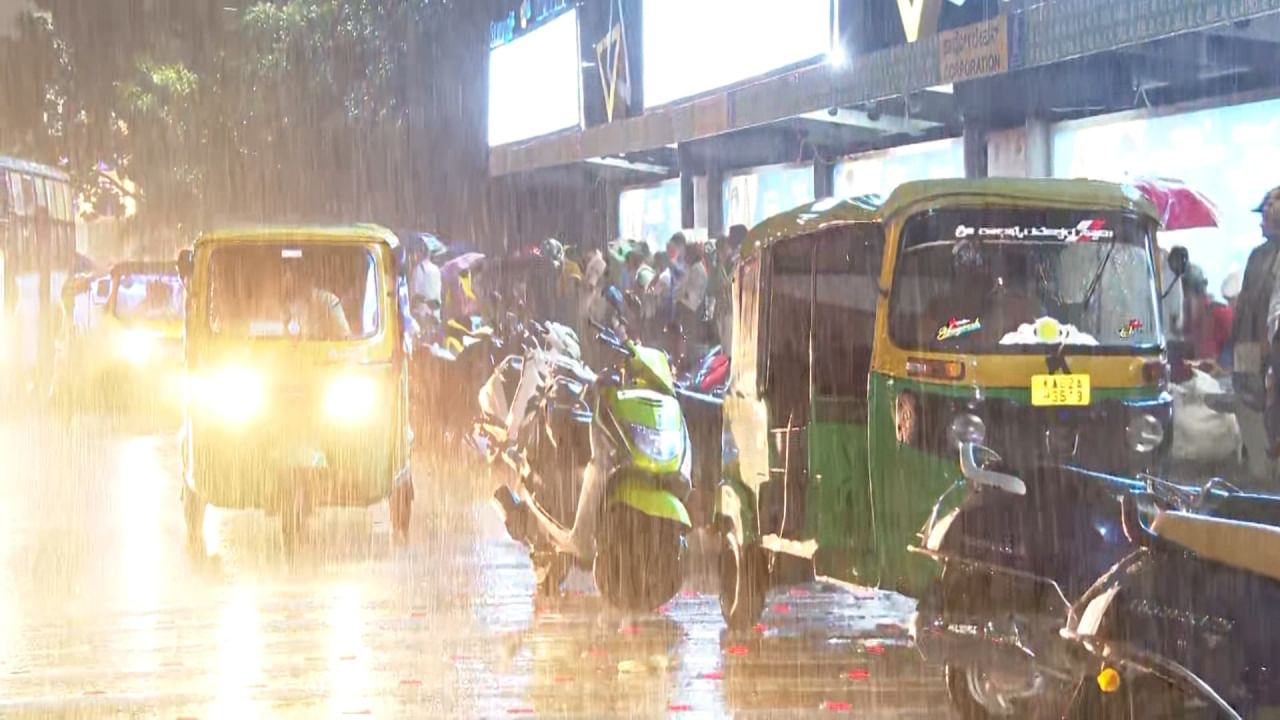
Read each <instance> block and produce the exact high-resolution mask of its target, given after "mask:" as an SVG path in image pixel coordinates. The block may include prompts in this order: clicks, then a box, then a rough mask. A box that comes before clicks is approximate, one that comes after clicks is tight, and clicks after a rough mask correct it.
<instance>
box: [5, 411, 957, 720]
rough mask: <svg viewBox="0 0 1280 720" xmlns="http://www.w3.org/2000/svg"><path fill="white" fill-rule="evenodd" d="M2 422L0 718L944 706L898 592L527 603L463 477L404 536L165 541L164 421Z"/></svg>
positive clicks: (171, 450) (885, 711) (262, 529)
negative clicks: (615, 605) (748, 623)
mask: <svg viewBox="0 0 1280 720" xmlns="http://www.w3.org/2000/svg"><path fill="white" fill-rule="evenodd" d="M112 425H113V424H110V423H107V422H105V421H103V420H98V419H77V420H75V421H73V422H71V423H69V424H68V423H64V422H53V421H44V420H31V419H28V420H23V421H16V420H14V419H12V418H9V419H0V717H6V718H9V717H14V718H35V717H39V718H99V717H160V718H182V717H193V718H194V717H199V718H222V717H226V718H250V717H298V718H302V717H305V718H312V717H343V716H372V717H483V718H504V717H521V716H537V717H577V718H602V717H664V716H669V717H680V718H684V717H688V718H701V717H709V718H716V717H742V718H775V717H806V718H807V717H820V716H826V715H832V716H835V715H840V714H848V715H856V716H858V717H863V718H868V717H870V718H925V717H928V718H932V719H937V718H944V717H947V703H946V699H945V696H944V694H943V689H942V684H941V679H940V673H939V671H938V669H937V668H934V667H930V666H927V665H925V664H924V663H923V662H922V661H921V660H920V658H919V656H918V654H917V653H916V652H915V651H914V650H913V649H911V648H910V647H909V645H908V644H907V642H906V640H905V638H904V631H903V627H902V623H903V622H905V621H906V618H907V614H908V613H909V612H910V610H911V605H910V603H909V602H908V601H905V600H904V599H902V598H900V597H897V596H893V595H888V594H876V593H862V594H860V595H859V594H853V593H848V592H844V591H841V590H836V589H832V588H827V587H825V586H822V585H817V584H812V583H811V584H806V585H803V586H799V587H795V588H784V589H779V590H778V591H776V592H775V594H774V596H773V597H772V598H771V601H770V604H769V609H768V610H767V612H766V614H765V617H764V618H763V621H762V623H761V624H760V625H759V626H757V627H756V628H755V630H754V631H750V632H746V633H742V634H729V633H727V632H726V631H725V629H724V625H723V623H722V622H721V620H720V614H719V610H718V607H717V603H716V596H715V594H714V593H715V586H714V581H713V580H712V579H711V573H709V572H707V571H706V570H705V567H706V566H708V565H709V561H708V559H707V558H705V557H703V558H701V562H700V564H701V565H702V566H703V569H702V570H699V571H697V572H695V573H693V577H692V578H691V579H690V581H689V583H688V584H687V585H686V588H685V590H684V591H683V592H682V593H681V595H680V596H679V597H677V598H676V599H674V600H673V601H672V602H671V603H670V604H669V605H668V606H667V607H665V608H663V609H662V612H660V613H657V614H653V615H646V616H638V617H627V616H623V615H621V614H618V613H615V612H612V611H610V610H608V609H606V608H604V607H603V606H602V604H601V603H600V601H599V598H598V597H596V596H595V595H594V593H593V592H592V589H591V580H590V578H589V577H588V576H587V575H585V574H574V575H573V576H571V577H570V580H569V582H568V584H567V590H566V593H565V595H564V597H563V598H559V599H555V600H551V601H538V602H536V603H535V602H534V600H533V578H532V575H531V573H530V570H529V565H528V561H527V557H526V555H525V554H524V553H523V552H521V550H520V548H519V546H517V545H515V544H514V543H512V542H511V541H510V540H509V539H507V537H506V535H505V533H504V532H503V530H502V528H501V525H500V524H499V523H498V522H497V520H496V519H495V518H494V517H493V516H492V512H491V510H490V509H489V507H488V505H487V503H486V502H484V498H485V497H486V496H487V490H488V489H489V487H490V486H491V484H492V480H490V479H487V478H485V477H483V473H480V472H477V471H475V470H474V469H473V470H471V471H462V470H459V471H457V472H454V473H450V475H455V476H456V477H450V478H449V479H447V480H446V479H440V478H432V477H423V476H422V475H424V473H422V472H421V468H422V466H423V465H425V464H426V463H425V462H418V463H417V467H418V469H419V479H418V485H417V488H418V493H417V494H418V500H417V502H416V503H415V508H414V522H413V529H412V541H411V543H410V545H409V546H408V547H403V548H402V547H395V546H393V545H392V543H391V542H390V539H389V534H390V533H389V525H388V523H387V521H386V508H385V506H382V507H374V508H371V509H369V510H367V511H336V512H326V513H324V514H322V515H320V516H318V517H316V518H314V519H313V520H312V522H311V524H310V526H309V529H308V542H307V545H306V547H305V548H304V549H303V550H302V551H301V552H300V554H299V555H298V556H297V557H295V558H293V559H286V557H285V556H284V553H283V550H282V549H281V547H280V542H279V525H278V523H277V522H276V521H275V520H273V519H270V518H266V517H264V516H262V515H261V514H257V513H222V512H217V511H211V512H210V513H209V516H208V518H207V520H206V525H205V536H206V540H207V542H208V545H209V552H208V555H207V556H205V557H193V556H192V555H190V554H189V553H188V552H187V550H186V548H185V543H184V535H183V526H182V517H181V515H182V513H181V505H180V503H179V500H178V497H179V496H178V488H179V477H178V458H177V440H176V437H175V436H174V434H173V433H171V432H168V431H163V432H154V431H152V432H139V431H138V430H137V429H136V428H135V429H132V430H128V429H123V428H119V427H113V426H112Z"/></svg>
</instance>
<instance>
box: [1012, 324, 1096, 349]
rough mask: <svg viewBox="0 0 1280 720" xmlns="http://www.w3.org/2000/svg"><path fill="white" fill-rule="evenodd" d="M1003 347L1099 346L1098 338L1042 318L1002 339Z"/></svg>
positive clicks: (1019, 327)
mask: <svg viewBox="0 0 1280 720" xmlns="http://www.w3.org/2000/svg"><path fill="white" fill-rule="evenodd" d="M1000 344H1001V345H1097V344H1098V340H1097V338H1095V337H1093V336H1092V335H1090V334H1088V333H1084V332H1080V330H1079V329H1077V328H1076V327H1075V326H1074V325H1070V324H1067V323H1063V322H1058V321H1057V320H1054V319H1053V318H1051V317H1042V318H1040V319H1039V320H1036V321H1035V322H1032V323H1023V324H1022V325H1019V326H1018V329H1017V330H1015V331H1013V332H1011V333H1008V334H1006V335H1005V336H1004V337H1002V338H1000Z"/></svg>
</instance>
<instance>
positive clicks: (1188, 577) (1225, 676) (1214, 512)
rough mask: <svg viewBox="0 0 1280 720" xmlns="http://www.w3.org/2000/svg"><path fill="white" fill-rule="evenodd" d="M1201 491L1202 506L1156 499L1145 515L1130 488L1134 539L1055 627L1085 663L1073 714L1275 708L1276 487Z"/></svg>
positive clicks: (1279, 554)
mask: <svg viewBox="0 0 1280 720" xmlns="http://www.w3.org/2000/svg"><path fill="white" fill-rule="evenodd" d="M1160 493H1161V490H1160V488H1159V487H1156V488H1153V493H1152V495H1155V496H1158V495H1159V494H1160ZM1203 495H1204V496H1205V497H1207V498H1210V499H1209V503H1210V504H1213V505H1214V506H1215V507H1213V508H1212V509H1211V510H1209V511H1208V514H1204V513H1201V512H1197V513H1191V512H1186V511H1185V510H1181V511H1177V510H1172V511H1159V512H1156V513H1155V515H1154V519H1153V520H1152V521H1151V522H1149V523H1147V522H1144V520H1143V517H1142V513H1141V512H1140V510H1139V502H1138V500H1136V499H1129V500H1126V501H1125V502H1124V504H1123V507H1124V511H1123V516H1124V532H1125V533H1126V535H1127V536H1128V537H1130V538H1131V539H1132V540H1133V542H1134V543H1135V544H1136V545H1137V546H1138V547H1137V549H1135V550H1134V551H1133V552H1132V553H1130V554H1129V555H1127V556H1126V557H1125V558H1123V559H1122V560H1120V561H1119V562H1117V563H1116V564H1115V565H1114V566H1113V567H1112V568H1111V569H1110V570H1109V571H1108V572H1107V573H1106V574H1105V575H1103V576H1102V577H1101V579H1100V580H1098V581H1097V583H1095V584H1094V585H1093V586H1092V587H1091V588H1090V589H1089V590H1088V592H1086V593H1085V594H1084V595H1083V596H1082V597H1081V598H1080V599H1079V600H1078V601H1077V602H1076V603H1075V604H1074V606H1073V607H1072V609H1071V613H1070V620H1069V622H1068V624H1067V627H1066V629H1065V630H1064V631H1063V635H1064V637H1066V638H1068V639H1069V640H1071V641H1073V642H1075V643H1078V645H1077V649H1078V650H1079V651H1080V653H1081V663H1082V665H1083V668H1082V673H1081V674H1082V675H1083V676H1084V680H1083V682H1081V683H1080V686H1079V687H1080V691H1079V693H1078V696H1077V702H1076V703H1075V704H1074V706H1073V708H1072V713H1071V716H1072V717H1081V718H1086V717H1087V718H1103V719H1107V720H1110V719H1117V720H1120V719H1124V720H1128V719H1130V718H1139V717H1155V716H1166V715H1171V714H1175V713H1179V712H1183V711H1186V710H1188V709H1192V710H1194V709H1200V710H1207V711H1208V714H1209V715H1210V716H1213V717H1228V718H1242V717H1256V716H1258V715H1259V713H1262V712H1264V711H1266V710H1271V711H1273V712H1274V711H1276V710H1278V709H1280V636H1277V634H1276V633H1275V632H1274V631H1273V628H1274V626H1275V623H1276V621H1277V620H1278V619H1280V618H1278V617H1277V614H1278V613H1280V528H1278V527H1276V525H1275V522H1276V521H1277V519H1280V498H1275V497H1270V496H1258V495H1246V494H1241V493H1235V494H1231V495H1227V496H1225V497H1213V496H1212V494H1211V493H1208V492H1206V493H1203ZM1228 517H1230V518H1237V519H1227V518H1228ZM1240 518H1243V519H1240Z"/></svg>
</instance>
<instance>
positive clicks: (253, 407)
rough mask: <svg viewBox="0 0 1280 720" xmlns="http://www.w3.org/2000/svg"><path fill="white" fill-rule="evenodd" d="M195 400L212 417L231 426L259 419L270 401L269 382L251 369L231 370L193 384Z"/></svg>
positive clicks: (196, 379) (200, 379)
mask: <svg viewBox="0 0 1280 720" xmlns="http://www.w3.org/2000/svg"><path fill="white" fill-rule="evenodd" d="M192 391H193V393H194V394H195V400H196V402H197V403H199V405H200V406H201V407H203V408H204V409H205V410H206V411H208V412H209V413H210V414H212V415H213V416H215V417H216V418H218V419H219V420H221V421H223V422H225V423H227V424H229V425H240V424H243V423H246V422H248V421H250V420H252V419H253V418H255V417H257V416H258V414H259V413H261V412H262V408H263V405H264V404H265V402H266V379H265V378H264V377H263V375H262V373H261V372H259V371H257V370H254V369H253V368H247V367H228V368H223V369H221V370H218V371H216V372H213V373H211V374H209V375H206V376H201V377H197V378H195V379H194V380H193V382H192Z"/></svg>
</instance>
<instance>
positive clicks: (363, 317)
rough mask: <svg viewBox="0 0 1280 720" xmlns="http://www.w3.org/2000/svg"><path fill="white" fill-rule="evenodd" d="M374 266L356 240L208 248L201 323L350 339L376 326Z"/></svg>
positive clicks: (255, 334) (265, 334)
mask: <svg viewBox="0 0 1280 720" xmlns="http://www.w3.org/2000/svg"><path fill="white" fill-rule="evenodd" d="M378 298H379V281H378V268H377V263H376V260H375V257H374V254H373V252H372V251H371V250H370V249H369V248H367V247H364V246H359V245H343V244H324V243H307V244H305V245H301V246H288V245H251V246H227V247H220V248H215V249H214V251H213V252H212V254H211V256H210V259H209V329H210V330H211V331H212V332H213V334H214V335H219V336H231V337H240V338H252V339H271V338H292V339H299V340H302V339H306V340H320V341H335V340H358V339H362V338H370V337H373V336H375V335H376V334H377V333H378V330H379V325H380V322H381V306H380V304H379V302H378Z"/></svg>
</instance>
